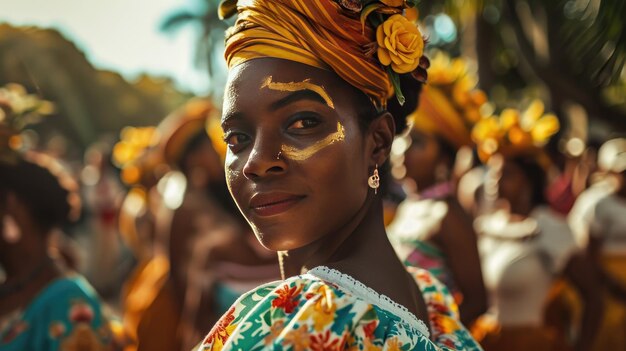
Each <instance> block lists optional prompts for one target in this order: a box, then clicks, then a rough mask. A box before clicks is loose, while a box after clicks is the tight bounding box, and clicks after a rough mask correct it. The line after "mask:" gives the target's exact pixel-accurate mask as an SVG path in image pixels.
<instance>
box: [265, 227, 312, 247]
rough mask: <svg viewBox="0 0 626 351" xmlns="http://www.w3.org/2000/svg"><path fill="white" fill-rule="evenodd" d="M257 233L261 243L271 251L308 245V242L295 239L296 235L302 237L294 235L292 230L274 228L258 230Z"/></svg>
mask: <svg viewBox="0 0 626 351" xmlns="http://www.w3.org/2000/svg"><path fill="white" fill-rule="evenodd" d="M255 235H256V237H257V239H258V240H259V242H260V243H261V245H262V246H263V247H264V248H266V249H268V250H271V251H276V252H278V251H290V250H296V249H299V248H301V247H303V246H306V243H303V242H301V241H300V240H298V241H296V240H294V239H296V237H297V238H299V239H300V237H298V235H294V234H293V232H292V231H290V230H284V231H281V232H276V231H273V230H272V231H257V232H255Z"/></svg>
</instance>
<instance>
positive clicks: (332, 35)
mask: <svg viewBox="0 0 626 351" xmlns="http://www.w3.org/2000/svg"><path fill="white" fill-rule="evenodd" d="M230 3H231V6H232V5H233V4H232V3H233V2H232V1H231V2H230ZM236 5H237V11H238V13H239V16H238V18H237V22H236V23H235V26H234V27H233V28H231V29H230V31H229V32H228V33H227V37H226V51H225V58H226V62H227V64H228V67H234V66H236V65H238V64H240V63H242V62H245V61H248V60H251V59H254V58H261V57H273V58H280V59H286V60H290V61H295V62H299V63H303V64H306V65H309V66H313V67H318V68H321V69H326V70H332V71H334V72H336V73H337V74H338V75H339V76H340V77H341V78H342V79H343V80H345V81H346V82H348V83H350V84H351V85H353V86H355V87H356V88H357V89H359V90H361V91H363V92H364V93H365V94H366V95H368V96H369V97H370V98H371V99H372V101H373V102H374V103H375V104H376V105H377V106H379V107H384V106H385V105H386V102H387V99H388V98H390V97H391V96H393V93H394V88H393V86H392V84H391V81H390V79H389V76H388V74H387V72H386V70H385V67H384V66H383V65H381V63H380V62H379V61H378V60H377V58H376V55H375V54H373V53H372V52H369V53H368V52H367V51H368V49H371V48H372V47H373V46H372V45H375V42H376V33H375V30H374V29H372V28H371V27H370V26H368V25H362V23H361V20H360V16H359V14H358V13H349V11H347V10H346V8H343V7H342V6H340V5H339V4H338V3H336V2H334V1H330V0H272V1H268V0H239V1H237V4H236ZM399 11H400V10H399ZM232 12H234V11H231V13H228V14H226V15H225V16H229V15H232V14H233V13H232ZM420 39H421V38H420Z"/></svg>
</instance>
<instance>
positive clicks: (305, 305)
mask: <svg viewBox="0 0 626 351" xmlns="http://www.w3.org/2000/svg"><path fill="white" fill-rule="evenodd" d="M426 274H427V273H426ZM429 286H430V285H429ZM430 289H432V287H431V288H430ZM440 290H441V288H440V287H437V288H436V289H435V290H434V291H440ZM446 301H447V300H446ZM411 316H412V318H411ZM450 318H453V317H450ZM460 344H462V343H461V342H457V343H456V344H455V343H449V342H448V343H445V344H442V345H441V346H442V347H443V346H446V347H447V345H451V346H454V345H460ZM369 346H375V347H378V348H381V349H382V348H384V347H388V348H392V347H396V349H397V350H431V349H432V350H435V349H436V348H435V346H434V344H432V342H431V341H430V339H429V334H428V329H427V328H426V326H425V324H424V323H423V322H420V321H418V320H417V318H416V317H415V316H413V315H411V314H410V312H408V310H406V309H403V308H402V307H401V306H399V305H398V304H395V303H394V302H393V301H391V300H390V299H388V298H385V297H384V296H382V295H378V294H376V293H375V292H374V291H373V290H371V289H369V288H367V287H365V286H364V285H362V284H360V283H359V282H357V281H355V280H352V281H351V280H350V279H349V278H347V276H345V275H342V274H341V273H340V272H337V271H334V270H332V269H328V268H325V267H318V268H316V269H313V270H311V271H309V273H307V274H303V275H300V276H296V277H292V278H289V279H287V280H284V281H277V282H272V283H268V284H265V285H262V286H260V287H258V288H256V289H254V290H252V291H250V292H248V293H246V294H244V295H243V296H242V297H241V298H239V299H238V300H237V302H236V303H235V304H234V305H233V306H232V307H231V308H230V310H229V311H228V312H227V313H226V314H225V315H224V316H223V317H222V318H221V319H220V321H219V322H218V323H217V324H216V325H215V326H214V328H213V329H212V330H211V332H210V333H209V334H208V336H207V337H206V338H205V340H204V341H203V343H202V344H201V345H200V348H199V350H222V348H224V349H225V350H236V349H237V350H238V349H246V350H252V349H258V350H264V349H272V350H290V349H296V350H297V349H326V348H332V349H352V348H354V349H364V348H366V347H369ZM444 349H445V348H444ZM456 349H457V348H451V350H456ZM470 350H473V349H471V348H470Z"/></svg>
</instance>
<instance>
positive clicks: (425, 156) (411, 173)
mask: <svg viewBox="0 0 626 351" xmlns="http://www.w3.org/2000/svg"><path fill="white" fill-rule="evenodd" d="M410 136H411V146H410V147H409V148H408V149H407V150H406V152H405V154H404V166H405V167H406V175H407V177H409V178H410V179H413V180H414V181H415V183H416V185H417V187H418V189H422V190H423V188H425V187H429V186H431V185H433V184H434V183H435V181H436V179H435V178H436V177H435V170H436V169H437V166H438V165H439V163H440V162H442V160H441V159H440V154H441V153H440V152H439V144H438V143H437V140H436V139H435V138H434V137H431V136H428V135H426V134H423V133H420V132H418V131H416V130H412V131H411V134H410Z"/></svg>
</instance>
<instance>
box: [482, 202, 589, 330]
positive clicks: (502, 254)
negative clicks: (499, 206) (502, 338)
mask: <svg viewBox="0 0 626 351" xmlns="http://www.w3.org/2000/svg"><path fill="white" fill-rule="evenodd" d="M475 226H476V232H477V233H478V234H479V239H478V249H479V253H480V255H481V264H482V270H483V279H484V281H485V287H486V288H487V291H488V293H489V299H490V309H489V314H490V315H491V317H493V318H495V320H497V321H498V323H499V324H500V325H501V326H504V327H511V326H541V325H542V323H543V312H544V306H545V302H546V299H547V297H548V293H549V291H550V289H551V287H552V285H553V283H554V280H555V278H556V277H557V276H558V275H559V274H561V273H562V272H563V270H564V269H565V266H566V265H567V262H568V261H569V259H570V257H571V255H572V254H574V253H575V252H576V251H577V250H578V247H577V245H576V243H575V241H574V238H573V235H572V233H571V231H570V229H569V227H568V225H567V222H566V221H565V218H563V217H561V216H560V215H559V214H557V213H556V212H554V211H552V210H551V209H550V208H548V207H545V206H540V207H537V208H536V209H535V210H533V212H532V213H531V214H530V217H529V218H527V219H526V220H523V221H518V222H512V221H511V220H510V216H509V214H508V212H506V211H498V212H495V213H493V214H489V215H484V216H481V217H479V218H478V219H477V220H476V223H475Z"/></svg>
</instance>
